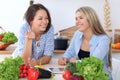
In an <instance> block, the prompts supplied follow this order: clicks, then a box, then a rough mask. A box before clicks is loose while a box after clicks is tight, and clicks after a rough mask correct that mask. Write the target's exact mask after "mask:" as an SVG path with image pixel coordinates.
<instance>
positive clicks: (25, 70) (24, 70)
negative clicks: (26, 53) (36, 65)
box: [19, 64, 30, 78]
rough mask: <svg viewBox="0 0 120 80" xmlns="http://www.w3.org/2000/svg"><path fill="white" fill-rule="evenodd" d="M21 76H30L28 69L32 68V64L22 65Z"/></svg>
mask: <svg viewBox="0 0 120 80" xmlns="http://www.w3.org/2000/svg"><path fill="white" fill-rule="evenodd" d="M19 68H20V77H21V78H23V77H27V76H28V70H29V69H30V66H27V65H25V64H23V65H20V67H19Z"/></svg>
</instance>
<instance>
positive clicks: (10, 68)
mask: <svg viewBox="0 0 120 80" xmlns="http://www.w3.org/2000/svg"><path fill="white" fill-rule="evenodd" d="M21 64H23V60H22V58H21V57H19V56H18V57H16V58H12V57H6V58H5V59H4V60H3V61H2V62H0V80H13V79H14V80H18V78H19V70H20V69H19V66H20V65H21Z"/></svg>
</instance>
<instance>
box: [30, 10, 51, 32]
mask: <svg viewBox="0 0 120 80" xmlns="http://www.w3.org/2000/svg"><path fill="white" fill-rule="evenodd" d="M48 23H49V20H48V16H47V13H46V11H45V10H43V9H41V10H38V11H37V12H36V14H35V17H34V19H33V21H32V22H31V27H32V30H33V31H34V32H36V33H39V32H44V31H45V30H46V28H47V25H48Z"/></svg>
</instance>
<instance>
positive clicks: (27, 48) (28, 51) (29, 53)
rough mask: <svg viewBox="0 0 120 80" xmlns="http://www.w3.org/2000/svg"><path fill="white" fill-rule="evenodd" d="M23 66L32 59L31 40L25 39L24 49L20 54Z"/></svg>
mask: <svg viewBox="0 0 120 80" xmlns="http://www.w3.org/2000/svg"><path fill="white" fill-rule="evenodd" d="M22 57H23V60H24V63H25V64H28V59H31V57H32V39H27V38H26V41H25V47H24V50H23V54H22Z"/></svg>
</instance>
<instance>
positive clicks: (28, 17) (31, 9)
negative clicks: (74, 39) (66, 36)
mask: <svg viewBox="0 0 120 80" xmlns="http://www.w3.org/2000/svg"><path fill="white" fill-rule="evenodd" d="M40 9H43V10H45V11H46V13H47V16H48V20H49V23H48V25H47V28H46V31H45V32H47V31H48V30H49V28H50V26H51V17H50V13H49V11H48V9H47V8H46V7H45V6H43V5H42V4H32V5H30V6H29V8H28V9H27V11H26V13H25V16H24V18H25V19H26V21H27V22H28V24H29V25H30V22H31V21H32V20H33V19H34V17H35V14H36V12H37V11H38V10H40Z"/></svg>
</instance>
